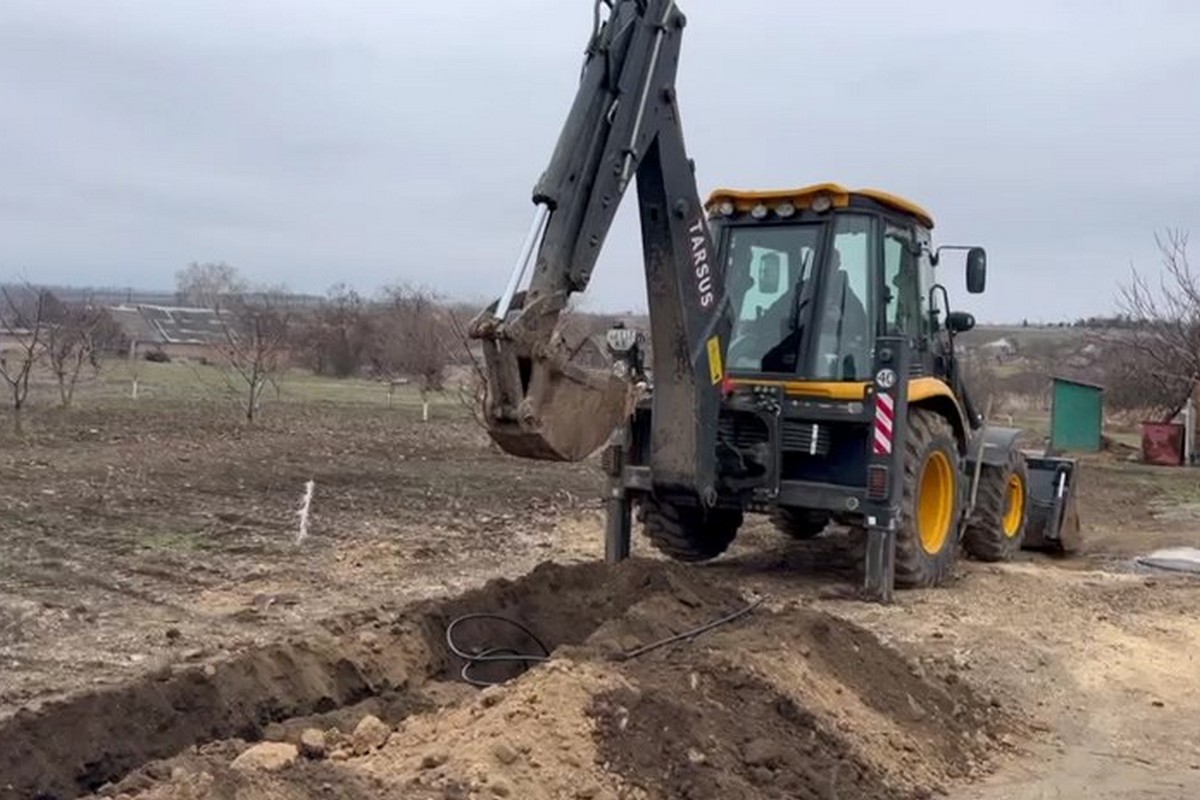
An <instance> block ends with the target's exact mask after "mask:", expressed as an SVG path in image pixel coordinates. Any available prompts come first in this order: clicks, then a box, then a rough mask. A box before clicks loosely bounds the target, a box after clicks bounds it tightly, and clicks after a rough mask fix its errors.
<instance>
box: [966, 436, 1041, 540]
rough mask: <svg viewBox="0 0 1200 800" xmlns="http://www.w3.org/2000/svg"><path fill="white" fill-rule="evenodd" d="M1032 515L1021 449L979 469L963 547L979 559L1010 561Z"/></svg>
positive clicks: (1026, 468)
mask: <svg viewBox="0 0 1200 800" xmlns="http://www.w3.org/2000/svg"><path fill="white" fill-rule="evenodd" d="M1028 518H1029V470H1028V467H1027V466H1026V465H1025V458H1024V457H1023V456H1022V455H1021V453H1020V451H1018V450H1013V451H1012V452H1011V453H1009V456H1008V461H1007V463H1005V464H1004V465H1003V466H1000V467H991V466H987V465H984V467H983V468H982V469H981V470H980V472H979V492H978V494H977V495H976V496H975V511H974V513H972V514H971V520H970V522H968V523H967V530H966V533H964V534H963V547H964V548H965V549H966V551H967V553H969V554H970V555H971V556H973V557H974V558H977V559H979V560H980V561H1011V560H1012V559H1013V557H1014V556H1016V555H1017V554H1018V553H1020V551H1021V545H1022V543H1023V542H1024V540H1025V524H1026V522H1027V521H1028Z"/></svg>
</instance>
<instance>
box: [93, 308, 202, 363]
mask: <svg viewBox="0 0 1200 800" xmlns="http://www.w3.org/2000/svg"><path fill="white" fill-rule="evenodd" d="M108 313H109V314H110V315H111V316H112V318H113V320H114V321H116V323H117V325H118V326H120V328H121V332H122V333H123V334H125V337H126V338H127V339H129V342H130V349H131V355H132V356H133V357H135V358H141V357H143V356H144V355H145V354H146V353H151V352H155V353H162V354H164V355H166V356H169V357H170V358H194V359H197V360H200V359H211V358H214V357H215V356H216V355H217V353H218V348H219V347H220V346H221V345H222V344H223V343H224V342H225V341H226V339H225V329H224V328H223V327H222V325H221V321H220V318H219V317H218V316H217V312H215V311H214V310H212V309H211V308H184V307H180V306H151V305H119V306H111V307H110V308H109V309H108Z"/></svg>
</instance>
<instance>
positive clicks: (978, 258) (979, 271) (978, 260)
mask: <svg viewBox="0 0 1200 800" xmlns="http://www.w3.org/2000/svg"><path fill="white" fill-rule="evenodd" d="M986 286H987V253H986V252H985V251H984V249H983V248H982V247H972V248H971V249H970V250H968V251H967V291H968V292H970V293H971V294H982V293H983V290H984V288H985V287H986Z"/></svg>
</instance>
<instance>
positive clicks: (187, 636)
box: [0, 401, 1200, 800]
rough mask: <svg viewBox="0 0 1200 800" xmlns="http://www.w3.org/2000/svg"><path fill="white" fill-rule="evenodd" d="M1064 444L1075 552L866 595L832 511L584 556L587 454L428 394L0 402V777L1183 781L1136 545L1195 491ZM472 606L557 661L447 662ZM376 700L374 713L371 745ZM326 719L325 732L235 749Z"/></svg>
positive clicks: (918, 789) (56, 783)
mask: <svg viewBox="0 0 1200 800" xmlns="http://www.w3.org/2000/svg"><path fill="white" fill-rule="evenodd" d="M1083 475H1084V482H1083V486H1082V493H1081V498H1080V507H1081V513H1082V515H1083V522H1084V529H1085V535H1086V537H1087V543H1086V546H1085V550H1084V552H1082V553H1081V554H1079V555H1077V556H1076V557H1074V558H1072V559H1067V560H1062V559H1054V558H1048V557H1045V556H1042V555H1036V554H1025V555H1023V556H1022V558H1021V559H1020V560H1018V561H1017V562H1016V563H1013V564H1008V565H984V564H979V563H974V562H970V561H963V562H962V563H961V564H960V567H959V569H958V571H957V573H956V575H955V578H954V580H953V581H952V582H951V583H950V585H948V586H946V587H944V588H941V589H938V590H931V591H920V592H904V593H902V594H901V595H900V597H899V598H898V601H897V603H896V604H894V605H893V606H890V607H886V608H884V607H879V606H874V605H869V604H864V603H860V602H856V601H853V600H848V599H845V598H846V597H847V592H846V591H845V589H846V587H848V586H849V585H851V584H852V582H853V581H855V580H856V579H857V575H856V573H857V568H856V565H854V564H848V563H844V559H842V558H841V555H840V553H841V552H842V550H841V548H840V545H839V542H838V540H837V534H836V533H833V534H830V535H827V536H825V537H821V538H819V539H817V540H814V541H811V542H792V541H787V540H785V539H783V537H781V536H779V535H778V534H776V533H775V532H774V531H773V530H772V529H771V528H770V526H769V525H767V524H765V523H764V522H762V521H761V520H754V521H752V522H750V523H748V525H747V526H746V528H745V529H744V531H743V533H742V535H740V536H739V539H738V541H737V542H736V543H735V545H734V547H733V549H732V550H731V552H730V553H729V554H728V555H727V556H725V557H723V558H721V559H719V560H718V561H716V562H714V563H712V564H709V565H703V566H697V567H689V568H686V569H683V568H679V567H676V566H674V565H671V564H669V563H667V562H665V561H663V560H661V559H658V558H657V557H656V556H655V555H654V553H653V551H651V550H649V548H648V547H646V546H645V545H644V543H643V542H641V541H640V540H639V541H637V542H636V544H635V549H636V551H637V554H638V555H639V557H640V558H639V560H636V561H634V562H631V563H629V564H627V565H625V566H623V567H621V568H620V569H617V570H610V569H607V568H605V567H603V566H602V565H599V564H598V563H596V562H597V560H598V559H599V558H600V556H601V553H602V541H601V538H602V518H601V516H600V511H599V504H598V502H597V498H598V497H599V495H600V491H601V488H602V478H601V476H600V473H599V471H598V469H596V467H595V466H594V465H592V464H581V465H559V464H538V463H532V462H526V461H518V460H515V459H509V458H507V457H505V456H503V455H502V454H500V453H498V452H497V451H496V450H495V449H494V448H492V447H491V446H490V445H489V443H488V442H487V440H486V437H484V436H483V434H482V432H481V431H479V430H478V429H477V428H476V427H474V426H473V424H472V423H471V422H470V421H469V420H468V419H466V418H464V416H463V415H462V414H461V413H453V412H452V409H450V408H448V407H446V406H443V407H439V408H435V413H434V418H433V420H432V421H431V422H429V423H427V424H426V423H421V422H420V418H419V411H415V410H413V409H412V408H396V409H386V408H379V407H372V406H369V405H364V404H357V405H356V404H344V403H306V404H299V403H295V404H289V403H284V404H282V405H280V406H277V407H276V408H275V410H274V413H273V414H272V415H268V417H267V418H266V419H265V420H264V421H263V422H262V423H261V424H260V425H257V426H255V427H252V428H247V427H244V426H242V425H240V424H238V423H237V422H236V420H235V419H234V417H233V415H232V414H228V413H225V412H224V411H221V410H218V409H216V408H215V407H214V406H213V405H211V404H207V405H206V404H205V403H201V402H195V403H183V402H176V401H170V402H168V401H156V403H154V404H151V403H144V404H141V405H133V404H128V403H115V404H114V403H107V404H106V405H104V406H103V407H98V408H95V409H88V408H86V407H85V408H84V409H82V410H80V411H76V412H71V413H67V414H60V415H50V414H44V415H40V416H31V417H30V418H29V419H28V421H27V425H26V432H25V434H24V435H23V436H22V437H20V438H15V437H13V436H12V434H11V433H7V432H3V433H0V519H3V520H4V529H3V536H0V666H2V667H3V669H2V670H0V798H3V800H8V798H18V797H20V798H25V797H35V796H41V797H47V798H51V797H55V798H68V797H78V796H86V795H87V794H88V793H94V792H103V793H104V794H105V795H120V794H125V795H127V796H130V797H134V796H136V797H147V798H149V797H156V798H158V797H161V798H180V797H197V798H198V797H234V796H237V797H240V798H257V797H263V798H265V797H272V798H274V797H297V798H299V797H313V796H321V797H345V798H374V797H382V796H389V797H394V796H403V797H415V798H445V797H504V796H512V797H530V798H539V797H546V798H550V797H581V798H585V797H595V798H609V797H612V798H620V797H628V798H634V797H653V798H657V797H694V798H707V797H716V796H718V795H719V796H722V797H725V796H729V797H735V798H736V797H746V798H750V797H822V798H823V797H835V796H836V797H848V796H862V797H885V796H886V797H922V796H930V795H931V794H942V793H946V794H947V795H948V796H950V797H952V798H961V799H962V800H991V799H992V798H1008V797H1012V798H1018V800H1021V799H1022V798H1029V800H1034V798H1042V797H1063V798H1074V797H1086V798H1089V800H1092V799H1093V798H1108V797H1112V798H1117V797H1122V798H1124V797H1139V798H1182V797H1192V796H1200V734H1198V733H1197V732H1196V728H1195V725H1194V719H1195V718H1196V716H1197V715H1198V714H1200V696H1198V693H1197V690H1196V688H1195V686H1194V680H1192V676H1194V674H1195V658H1196V654H1197V653H1198V652H1200V622H1198V621H1197V619H1196V617H1195V608H1197V607H1200V583H1198V582H1197V581H1196V580H1194V579H1188V578H1183V577H1177V576H1168V575H1153V574H1148V573H1145V572H1144V571H1139V570H1138V569H1137V568H1136V567H1135V566H1134V565H1133V557H1134V556H1136V555H1138V554H1141V553H1144V552H1147V551H1149V550H1153V549H1156V548H1158V547H1163V546H1173V545H1196V544H1198V543H1200V541H1198V540H1200V534H1198V531H1200V520H1198V518H1200V491H1198V490H1197V489H1196V487H1195V484H1196V481H1195V479H1194V478H1192V477H1191V475H1192V473H1190V471H1185V470H1169V469H1153V468H1147V467H1140V466H1136V465H1129V464H1124V463H1122V462H1119V461H1117V460H1115V459H1112V458H1111V457H1107V456H1106V457H1098V458H1095V459H1088V460H1087V461H1086V463H1085V464H1084V473H1083ZM309 479H312V480H314V481H315V484H316V492H315V496H314V503H313V509H312V511H313V514H312V519H311V526H310V529H309V533H308V536H307V538H305V539H304V540H303V541H299V542H298V541H297V519H296V516H295V510H296V504H297V502H298V500H299V498H300V496H301V493H302V492H303V488H304V483H305V481H307V480H309ZM545 562H552V563H545ZM539 564H541V565H542V566H538V565H539ZM764 596H765V597H766V601H765V602H764V603H763V604H762V605H760V606H759V607H758V608H756V610H755V611H754V612H753V613H751V614H749V615H748V616H746V617H743V618H741V619H739V620H738V621H737V622H734V623H731V624H729V625H725V626H722V627H720V628H718V629H716V630H714V631H712V632H710V633H707V634H705V635H703V636H700V637H698V638H696V639H695V640H693V641H691V642H683V643H679V644H675V645H672V646H669V647H664V648H661V649H659V650H655V651H653V652H650V653H647V654H646V655H644V656H641V657H638V658H635V659H631V660H621V659H619V658H616V657H614V655H615V654H618V653H620V652H625V651H628V650H631V649H632V648H635V647H637V646H639V645H640V644H644V643H646V642H650V641H655V640H657V639H660V638H662V637H665V636H668V635H671V634H675V633H678V632H679V631H681V630H684V629H687V628H689V627H691V626H694V625H699V624H702V623H704V622H707V621H709V620H712V619H715V618H717V617H720V616H721V615H723V614H726V613H728V612H729V611H731V610H734V609H737V608H742V607H745V606H746V605H747V604H748V603H749V602H750V601H751V599H752V598H755V597H764ZM477 611H488V612H495V613H500V614H504V615H506V616H509V617H513V618H516V619H519V620H521V621H523V622H525V623H527V624H528V625H529V626H530V627H531V628H532V629H533V630H534V632H535V633H536V634H537V636H538V638H539V639H541V640H542V641H543V643H545V644H546V645H547V646H548V647H549V648H550V649H552V650H554V658H553V659H552V660H551V661H550V662H549V663H548V664H543V665H539V666H535V667H533V668H532V669H529V670H527V671H526V670H525V665H513V664H507V665H501V666H499V667H494V668H492V669H490V670H480V671H478V672H476V673H474V674H476V675H477V676H479V677H485V678H489V679H493V680H505V681H506V683H504V685H503V686H501V687H497V688H492V689H485V690H482V691H480V690H479V689H477V688H475V687H471V686H467V685H465V684H464V683H463V682H462V681H461V678H460V673H461V669H462V666H463V665H462V663H461V662H460V661H458V660H457V659H455V658H454V657H452V656H451V655H450V654H448V652H447V649H446V643H445V625H446V624H447V623H448V622H449V621H450V620H451V619H452V618H454V617H457V616H459V615H461V614H465V613H471V612H477ZM461 633H462V637H461V638H462V640H463V642H464V644H465V646H476V647H511V648H515V649H521V650H523V651H536V650H537V648H536V645H535V644H534V643H533V642H532V641H530V640H529V639H528V638H527V637H524V636H523V635H521V634H519V633H518V632H516V631H515V630H514V629H512V628H510V627H506V626H503V625H500V624H494V625H493V624H487V623H483V622H480V623H471V624H469V625H464V626H463V627H462V628H461ZM368 714H372V715H374V716H376V717H379V718H380V719H381V720H382V721H383V724H384V725H386V726H387V727H388V728H389V729H390V730H391V731H392V732H391V734H390V737H389V739H388V741H387V743H386V744H385V745H383V746H382V747H381V748H379V749H376V750H370V751H367V752H358V751H355V750H354V748H353V747H352V745H351V740H352V737H351V731H352V730H353V729H354V727H355V725H357V724H358V722H359V720H360V719H362V718H363V717H364V716H365V715H368ZM313 727H315V728H317V729H321V730H326V731H328V732H329V735H328V741H329V743H330V747H329V753H328V755H327V757H325V758H323V759H315V760H314V759H308V758H300V759H298V760H296V761H295V763H293V764H291V765H290V766H288V767H285V768H283V769H282V770H280V771H278V772H244V771H241V770H238V769H234V768H233V767H231V763H232V761H233V760H234V758H236V757H237V756H238V754H239V753H241V752H243V751H245V750H246V749H247V748H249V747H252V746H253V745H254V744H255V743H256V742H260V741H265V740H275V741H292V742H296V741H298V740H299V737H300V734H301V733H302V732H303V731H304V730H305V729H307V728H313ZM501 745H503V746H501ZM39 793H40V794H39Z"/></svg>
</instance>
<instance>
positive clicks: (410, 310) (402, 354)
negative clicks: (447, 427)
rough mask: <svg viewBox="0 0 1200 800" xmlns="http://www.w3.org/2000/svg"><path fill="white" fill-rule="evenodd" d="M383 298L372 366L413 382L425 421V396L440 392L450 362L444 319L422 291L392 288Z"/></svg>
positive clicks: (427, 416) (441, 310) (437, 305)
mask: <svg viewBox="0 0 1200 800" xmlns="http://www.w3.org/2000/svg"><path fill="white" fill-rule="evenodd" d="M383 296H384V312H383V318H382V319H381V320H380V324H379V326H378V333H377V335H376V336H377V339H376V341H377V346H376V359H375V360H376V363H377V365H378V367H379V369H380V371H381V372H382V373H383V374H384V375H387V376H388V377H390V378H393V379H394V378H397V377H400V376H408V377H412V378H415V379H416V381H417V386H418V388H419V390H420V392H421V404H422V409H423V411H422V413H423V416H424V418H425V419H428V418H429V393H430V392H434V391H441V389H442V386H443V383H444V382H445V376H446V367H447V366H448V364H449V361H450V350H449V347H448V346H447V343H448V341H449V338H450V337H449V324H450V323H449V319H448V315H447V314H446V312H445V310H444V309H442V308H441V307H440V306H439V304H438V302H437V298H436V297H435V296H434V295H433V294H432V293H431V292H429V291H427V290H425V289H414V288H411V287H407V286H392V287H388V288H386V289H384V290H383Z"/></svg>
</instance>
